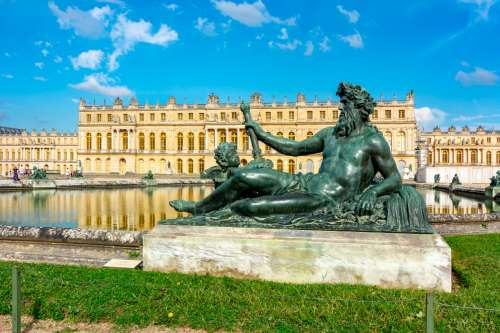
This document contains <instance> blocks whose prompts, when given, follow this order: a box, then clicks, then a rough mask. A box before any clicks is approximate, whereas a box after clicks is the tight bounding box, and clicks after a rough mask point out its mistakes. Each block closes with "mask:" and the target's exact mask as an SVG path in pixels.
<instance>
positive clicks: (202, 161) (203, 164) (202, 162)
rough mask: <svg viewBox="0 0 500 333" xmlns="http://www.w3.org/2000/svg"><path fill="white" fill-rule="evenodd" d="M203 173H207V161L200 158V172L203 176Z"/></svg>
mask: <svg viewBox="0 0 500 333" xmlns="http://www.w3.org/2000/svg"><path fill="white" fill-rule="evenodd" d="M203 171H205V160H204V159H202V158H200V159H199V160H198V172H199V173H200V174H201V173H202V172H203Z"/></svg>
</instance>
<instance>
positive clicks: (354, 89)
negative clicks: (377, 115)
mask: <svg viewBox="0 0 500 333" xmlns="http://www.w3.org/2000/svg"><path fill="white" fill-rule="evenodd" d="M337 96H339V97H346V98H347V99H349V100H351V101H352V102H353V103H354V108H355V109H356V110H358V111H359V112H360V114H361V118H362V119H363V121H368V119H369V117H370V114H372V113H373V111H374V109H375V105H376V103H375V102H374V101H373V98H372V96H370V94H369V93H368V91H366V90H365V89H364V88H363V87H361V86H360V85H354V84H351V83H347V82H341V83H339V86H338V88H337Z"/></svg>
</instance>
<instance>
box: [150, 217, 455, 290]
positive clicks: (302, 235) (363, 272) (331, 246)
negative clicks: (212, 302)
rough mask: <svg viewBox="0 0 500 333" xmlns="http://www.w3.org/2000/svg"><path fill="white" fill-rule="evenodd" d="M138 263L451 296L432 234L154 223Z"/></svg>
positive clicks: (440, 246)
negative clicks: (431, 291) (419, 290)
mask: <svg viewBox="0 0 500 333" xmlns="http://www.w3.org/2000/svg"><path fill="white" fill-rule="evenodd" d="M143 259H144V269H145V270H149V271H162V272H182V273H198V274H211V275H222V276H231V277H238V278H250V279H261V280H270V281H278V282H290V283H349V284H365V285H373V286H379V287H384V288H412V289H413V288H415V289H428V290H437V291H447V292H449V291H451V250H450V247H449V246H448V244H446V243H445V242H444V240H443V239H442V238H441V236H439V235H438V234H401V233H375V232H349V231H306V230H288V229H261V228H229V227H228V228H226V227H203V226H179V225H158V226H157V227H156V228H155V229H154V230H153V231H152V232H150V233H148V234H145V235H144V245H143Z"/></svg>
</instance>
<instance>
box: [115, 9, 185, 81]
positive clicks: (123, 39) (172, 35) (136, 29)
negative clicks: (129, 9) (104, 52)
mask: <svg viewBox="0 0 500 333" xmlns="http://www.w3.org/2000/svg"><path fill="white" fill-rule="evenodd" d="M151 28H152V24H151V22H148V21H144V20H143V19H141V20H139V21H129V20H128V19H127V17H126V16H125V15H124V14H121V15H119V16H118V20H117V22H116V23H115V24H114V25H113V29H112V30H111V40H112V41H113V46H114V47H115V50H114V51H113V53H111V55H110V56H109V58H108V69H109V70H110V71H112V70H115V69H117V68H118V67H119V64H118V62H117V59H118V57H120V56H122V55H124V54H127V53H128V52H130V51H131V50H133V49H134V46H135V44H137V43H147V44H153V45H161V46H167V45H168V44H170V43H172V42H175V41H176V40H178V39H179V37H178V34H177V32H176V31H175V30H172V29H171V28H170V27H169V26H168V25H166V24H162V25H160V29H158V31H157V32H156V33H155V34H153V33H152V32H151Z"/></svg>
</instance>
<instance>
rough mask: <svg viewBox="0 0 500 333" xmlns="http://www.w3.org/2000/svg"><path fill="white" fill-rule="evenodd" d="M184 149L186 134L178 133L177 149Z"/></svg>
mask: <svg viewBox="0 0 500 333" xmlns="http://www.w3.org/2000/svg"><path fill="white" fill-rule="evenodd" d="M183 149H184V136H183V135H182V133H177V150H183ZM181 163H182V162H181Z"/></svg>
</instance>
